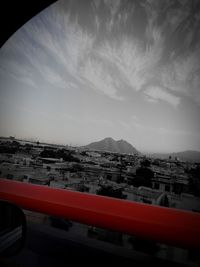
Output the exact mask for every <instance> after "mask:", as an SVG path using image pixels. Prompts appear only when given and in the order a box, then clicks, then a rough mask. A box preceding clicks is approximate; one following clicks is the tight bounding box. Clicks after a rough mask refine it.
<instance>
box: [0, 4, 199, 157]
mask: <svg viewBox="0 0 200 267" xmlns="http://www.w3.org/2000/svg"><path fill="white" fill-rule="evenodd" d="M161 2H162V3H161ZM199 29H200V10H199V8H198V1H196V0H192V1H191V0H186V1H182V2H181V1H177V2H174V3H172V1H170V0H168V1H158V0H141V1H120V0H105V1H103V0H102V1H101V0H94V1H92V0H88V1H84V2H83V1H80V0H74V1H71V0H65V1H63V0H61V1H57V2H55V3H54V4H52V5H51V6H49V7H47V8H46V9H44V10H43V11H42V12H40V13H39V14H38V15H36V16H35V17H33V18H32V19H31V20H29V21H28V22H27V23H26V24H25V25H23V26H22V27H21V28H20V29H19V30H18V31H17V32H15V33H14V34H13V36H11V37H10V39H9V40H8V41H7V42H6V43H5V44H4V45H3V47H2V48H1V50H0V81H1V88H0V125H1V129H0V135H1V136H19V137H20V138H22V139H26V138H27V139H32V140H33V139H36V140H43V141H44V142H48V143H49V142H50V143H55V144H73V146H84V145H87V144H89V143H91V142H95V141H99V140H102V139H104V138H105V136H112V138H113V139H114V140H120V139H123V140H126V141H127V142H128V143H130V144H132V146H133V147H135V148H136V149H137V150H138V151H140V152H142V153H146V154H147V153H173V152H175V153H176V152H182V151H189V150H191V151H200V120H199V115H200V90H199V88H200V68H199V66H200V48H199V47H200V30H199Z"/></svg>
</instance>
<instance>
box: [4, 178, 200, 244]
mask: <svg viewBox="0 0 200 267" xmlns="http://www.w3.org/2000/svg"><path fill="white" fill-rule="evenodd" d="M0 199H3V200H7V201H10V202H13V203H15V204H17V205H18V206H20V207H22V208H24V209H28V210H32V211H36V212H41V213H46V214H49V215H54V216H60V217H63V218H67V219H70V220H73V221H77V222H81V223H84V224H88V225H95V226H98V227H103V228H107V229H112V230H116V231H120V232H123V233H126V234H130V235H135V236H138V237H141V238H144V239H150V240H155V241H157V242H160V243H166V244H169V245H172V246H178V247H184V248H200V214H198V213H194V212H187V211H182V210H177V209H171V208H163V207H159V206H153V205H146V204H142V203H136V202H132V201H127V200H121V199H115V198H109V197H103V196H98V195H92V194H88V193H80V192H73V191H68V190H65V189H55V188H50V187H46V186H40V185H33V184H28V183H22V182H18V181H11V180H6V179H0Z"/></svg>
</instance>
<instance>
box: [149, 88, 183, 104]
mask: <svg viewBox="0 0 200 267" xmlns="http://www.w3.org/2000/svg"><path fill="white" fill-rule="evenodd" d="M144 94H145V96H146V97H147V100H148V101H151V102H157V101H158V100H162V101H165V102H167V103H168V104H170V105H172V106H173V107H177V105H178V104H179V103H180V98H179V97H177V96H174V95H173V94H171V93H169V92H167V91H166V90H165V89H163V88H161V87H156V86H154V87H153V86H151V87H148V88H147V89H146V90H145V92H144Z"/></svg>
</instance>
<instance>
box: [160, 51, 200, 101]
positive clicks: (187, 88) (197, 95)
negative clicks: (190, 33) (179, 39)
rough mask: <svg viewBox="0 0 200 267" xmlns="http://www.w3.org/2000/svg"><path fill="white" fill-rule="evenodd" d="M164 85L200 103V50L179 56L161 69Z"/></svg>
mask: <svg viewBox="0 0 200 267" xmlns="http://www.w3.org/2000/svg"><path fill="white" fill-rule="evenodd" d="M160 77H161V82H162V84H163V86H165V87H167V88H169V89H170V90H172V91H175V92H178V93H181V94H183V95H185V96H187V97H189V98H191V99H192V100H193V101H195V102H196V103H197V104H200V90H199V88H200V50H199V49H197V50H195V51H193V52H191V53H189V54H188V55H186V56H182V57H179V58H177V59H175V60H174V61H172V62H171V63H169V64H168V65H166V66H164V67H163V68H162V70H161V75H160Z"/></svg>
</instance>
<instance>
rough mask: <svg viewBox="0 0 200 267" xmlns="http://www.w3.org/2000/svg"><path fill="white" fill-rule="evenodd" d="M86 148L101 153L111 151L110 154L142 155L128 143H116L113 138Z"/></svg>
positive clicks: (122, 141) (121, 141)
mask: <svg viewBox="0 0 200 267" xmlns="http://www.w3.org/2000/svg"><path fill="white" fill-rule="evenodd" d="M86 147H87V148H89V149H93V150H100V151H109V152H117V153H126V154H140V152H139V151H138V150H137V149H136V148H134V147H133V146H132V145H131V144H130V143H128V142H127V141H125V140H122V139H121V140H118V141H115V140H114V139H113V138H111V137H107V138H105V139H103V140H101V141H98V142H93V143H91V144H89V145H87V146H86Z"/></svg>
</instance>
